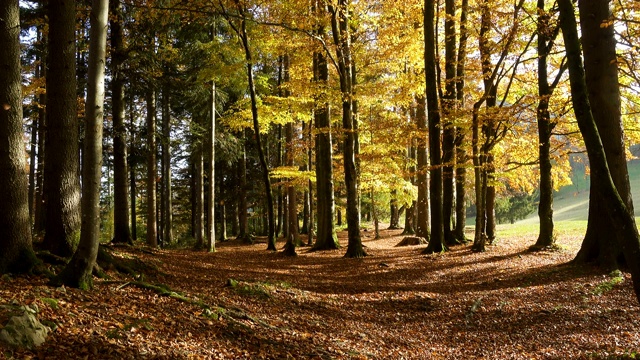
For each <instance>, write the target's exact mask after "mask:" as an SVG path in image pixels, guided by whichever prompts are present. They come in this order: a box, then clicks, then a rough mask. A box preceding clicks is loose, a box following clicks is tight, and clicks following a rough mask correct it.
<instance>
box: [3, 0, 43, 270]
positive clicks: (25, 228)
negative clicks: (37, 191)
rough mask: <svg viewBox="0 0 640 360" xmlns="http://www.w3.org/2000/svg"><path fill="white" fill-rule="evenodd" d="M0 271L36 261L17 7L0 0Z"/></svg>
mask: <svg viewBox="0 0 640 360" xmlns="http://www.w3.org/2000/svg"><path fill="white" fill-rule="evenodd" d="M0 47H1V48H2V49H3V50H2V51H0V68H1V69H2V71H0V104H2V107H0V173H1V174H2V176H0V186H1V188H2V189H3V191H4V192H5V193H4V195H3V199H2V201H0V228H2V232H3V234H2V237H0V274H5V273H8V272H11V273H14V272H15V273H23V272H28V271H30V270H31V268H32V267H33V266H34V265H35V263H36V257H35V255H34V253H33V248H32V245H31V222H30V220H29V199H28V184H27V177H26V175H27V174H26V172H25V169H26V164H25V161H24V159H25V157H24V155H25V153H24V143H23V134H22V85H21V81H22V78H21V74H20V9H19V6H18V0H6V1H2V2H1V3H0Z"/></svg>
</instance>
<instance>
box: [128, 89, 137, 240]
mask: <svg viewBox="0 0 640 360" xmlns="http://www.w3.org/2000/svg"><path fill="white" fill-rule="evenodd" d="M133 111H134V105H133V96H132V99H131V101H130V102H129V136H130V138H131V141H130V142H129V144H130V145H129V146H130V148H131V149H132V150H133V148H134V146H135V134H136V122H135V117H134V116H133ZM136 193H137V185H136V164H135V163H134V162H133V161H129V197H130V198H131V239H132V240H133V241H136V240H138V231H137V230H138V225H137V220H138V212H137V210H138V209H137V207H136V206H137V204H136Z"/></svg>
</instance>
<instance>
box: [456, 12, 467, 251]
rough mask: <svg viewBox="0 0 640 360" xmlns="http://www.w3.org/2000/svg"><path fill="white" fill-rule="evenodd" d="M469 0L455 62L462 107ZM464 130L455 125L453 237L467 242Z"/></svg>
mask: <svg viewBox="0 0 640 360" xmlns="http://www.w3.org/2000/svg"><path fill="white" fill-rule="evenodd" d="M468 9H469V0H462V4H461V7H460V44H459V46H458V57H457V62H456V99H457V102H458V106H459V107H461V108H462V107H464V73H465V64H466V59H467V38H468V36H469V35H468V31H467V11H468ZM464 138H465V132H464V130H463V129H462V128H461V127H456V140H455V141H456V144H455V146H456V147H455V149H456V175H455V176H456V228H455V238H456V240H457V241H458V242H467V237H466V236H465V234H464V229H465V225H466V222H467V204H466V201H465V195H466V177H467V168H466V164H467V162H468V161H469V159H468V156H467V150H466V149H465V147H464V146H463V144H464V142H465V141H464Z"/></svg>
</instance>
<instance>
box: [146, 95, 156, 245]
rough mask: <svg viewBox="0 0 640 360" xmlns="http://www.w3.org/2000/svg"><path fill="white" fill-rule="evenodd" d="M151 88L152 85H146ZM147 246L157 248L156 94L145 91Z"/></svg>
mask: <svg viewBox="0 0 640 360" xmlns="http://www.w3.org/2000/svg"><path fill="white" fill-rule="evenodd" d="M148 86H149V87H151V86H152V85H148ZM146 97H147V99H146V100H147V238H146V241H147V245H149V246H151V247H152V248H155V247H157V246H158V232H157V231H158V226H157V221H158V220H157V212H156V210H157V209H156V208H157V205H156V204H157V202H156V200H157V199H156V177H157V176H158V170H157V165H156V148H157V145H156V92H155V91H154V90H153V89H152V88H150V89H149V90H147V96H146Z"/></svg>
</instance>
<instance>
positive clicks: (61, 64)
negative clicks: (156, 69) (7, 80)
mask: <svg viewBox="0 0 640 360" xmlns="http://www.w3.org/2000/svg"><path fill="white" fill-rule="evenodd" d="M48 9H49V11H48V16H49V46H48V58H47V67H48V72H47V133H46V140H45V141H46V147H47V151H46V152H45V162H44V171H45V176H44V192H45V202H46V205H45V208H46V216H45V235H44V241H43V244H42V245H43V248H45V249H46V250H49V251H51V252H52V253H53V254H56V255H59V256H63V257H68V256H71V255H72V254H73V252H74V251H75V248H76V246H77V245H78V240H79V238H80V176H79V175H80V174H79V164H80V161H79V156H80V155H79V151H78V119H77V116H78V113H77V97H76V96H77V94H76V57H75V56H76V46H75V44H76V37H75V36H76V33H75V26H76V2H75V1H70V0H60V1H52V2H49V4H48Z"/></svg>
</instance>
